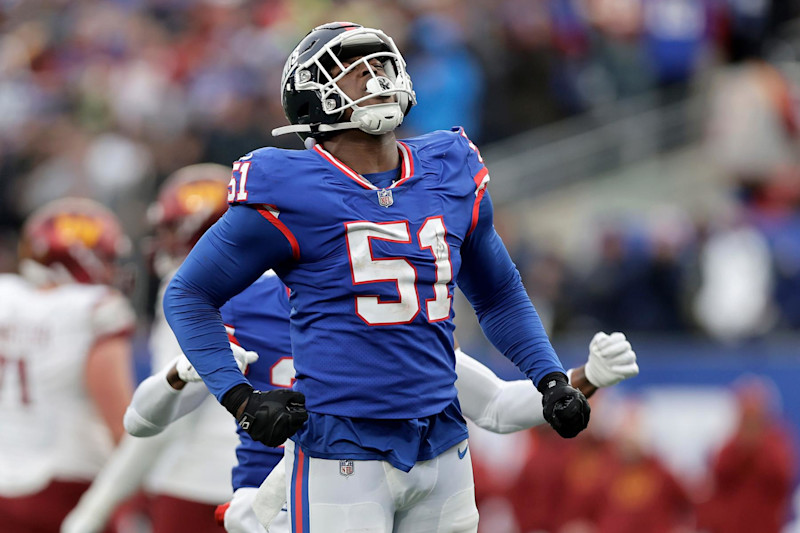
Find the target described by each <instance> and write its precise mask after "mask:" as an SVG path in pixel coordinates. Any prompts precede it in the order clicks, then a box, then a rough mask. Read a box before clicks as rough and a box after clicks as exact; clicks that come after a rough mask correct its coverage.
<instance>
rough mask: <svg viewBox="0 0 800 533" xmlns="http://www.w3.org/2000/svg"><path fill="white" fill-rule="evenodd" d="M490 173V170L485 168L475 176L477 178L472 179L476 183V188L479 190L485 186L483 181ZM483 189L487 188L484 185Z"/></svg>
mask: <svg viewBox="0 0 800 533" xmlns="http://www.w3.org/2000/svg"><path fill="white" fill-rule="evenodd" d="M488 173H489V169H488V168H486V167H483V168H482V169H481V170H480V172H478V173H477V174H475V177H474V178H472V179H473V180H474V181H475V187H477V188H478V189H479V190H480V189H481V185H482V184H483V180H484V178H486V174H488ZM483 188H484V189H485V188H486V186H485V185H484V187H483ZM475 194H478V192H477V191H475Z"/></svg>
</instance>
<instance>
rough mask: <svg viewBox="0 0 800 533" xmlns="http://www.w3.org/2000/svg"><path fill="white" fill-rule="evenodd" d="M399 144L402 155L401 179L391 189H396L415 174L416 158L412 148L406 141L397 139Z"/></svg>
mask: <svg viewBox="0 0 800 533" xmlns="http://www.w3.org/2000/svg"><path fill="white" fill-rule="evenodd" d="M397 145H398V146H399V147H400V156H401V163H400V164H401V168H400V179H399V180H397V182H396V183H394V184H392V186H391V187H389V188H390V189H394V188H395V187H397V186H398V185H400V184H401V183H403V182H405V181H406V180H408V178H410V177H411V176H413V175H414V158H413V157H412V156H411V149H410V148H409V147H408V145H407V144H406V143H404V142H400V141H397Z"/></svg>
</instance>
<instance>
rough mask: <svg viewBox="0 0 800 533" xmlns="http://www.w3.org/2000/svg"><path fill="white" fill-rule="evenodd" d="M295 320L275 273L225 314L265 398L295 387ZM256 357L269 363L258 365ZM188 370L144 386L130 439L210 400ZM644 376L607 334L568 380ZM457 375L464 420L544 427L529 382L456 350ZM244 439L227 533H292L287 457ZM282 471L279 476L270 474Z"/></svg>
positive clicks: (606, 382)
mask: <svg viewBox="0 0 800 533" xmlns="http://www.w3.org/2000/svg"><path fill="white" fill-rule="evenodd" d="M289 312H290V308H289V298H288V291H287V289H286V287H285V285H283V283H281V281H280V280H279V279H278V278H277V277H276V276H275V274H274V272H267V273H266V274H264V275H263V276H262V277H261V278H259V279H258V280H257V281H256V282H255V283H253V284H252V285H251V286H250V287H248V288H246V289H245V290H244V291H242V292H241V293H239V294H237V295H236V296H234V297H233V298H231V299H230V300H229V301H228V302H227V303H226V304H225V305H224V306H222V308H221V309H220V313H221V315H222V319H223V321H224V322H225V325H226V328H227V329H228V332H229V335H231V337H232V338H233V339H234V341H235V342H234V343H233V344H232V345H231V347H232V348H233V353H234V356H235V357H236V359H237V361H238V362H239V366H240V367H244V366H247V365H249V366H247V368H248V374H247V378H248V380H249V381H250V383H251V384H253V385H254V386H255V387H258V388H259V390H270V389H275V388H290V387H291V386H292V383H293V381H294V377H295V373H294V367H293V365H292V358H291V340H290V337H289V322H288V318H289ZM244 348H246V349H247V350H250V351H245V350H244ZM252 351H256V352H258V353H260V354H262V355H261V356H260V357H256V356H255V355H253V352H252ZM189 366H190V365H189V363H188V362H187V361H186V359H185V357H181V358H179V359H178V360H177V361H175V362H173V363H171V364H170V365H168V366H167V367H165V368H164V369H162V371H161V372H159V373H157V374H155V375H153V376H151V377H150V378H148V379H147V380H145V381H144V382H142V383H141V384H140V386H139V387H138V388H137V389H136V391H135V393H134V396H133V401H132V402H131V406H130V407H129V408H128V411H127V412H126V415H125V427H126V429H127V430H128V431H129V432H130V433H132V434H133V435H137V436H141V437H147V436H151V435H154V434H158V433H159V432H161V431H163V430H164V429H165V428H166V427H167V426H168V425H169V424H170V423H172V422H173V421H175V420H177V419H179V418H180V417H181V416H184V415H185V414H186V413H188V412H190V411H191V410H192V409H193V408H194V406H196V405H198V403H200V402H201V401H202V400H203V398H207V397H208V390H207V389H206V388H205V387H204V386H199V387H198V386H197V384H195V383H193V382H195V381H199V380H200V377H199V375H197V374H196V372H192V371H191V370H190V369H189ZM187 370H188V371H187ZM638 371H639V368H638V365H637V363H636V354H635V353H634V352H633V350H632V348H631V345H630V343H629V342H628V341H627V339H626V338H625V335H624V334H622V333H612V334H611V335H606V334H605V333H602V332H600V333H597V334H596V335H595V336H594V338H593V339H592V342H591V343H590V345H589V359H588V361H587V362H586V364H585V365H582V366H580V367H578V368H576V369H572V370H570V371H568V375H570V381H571V383H572V384H573V385H575V386H576V387H578V388H579V389H580V390H581V391H582V392H584V393H585V394H586V396H587V397H588V396H591V395H592V394H593V393H594V391H595V390H596V389H597V387H608V386H611V385H614V384H616V383H618V382H619V381H621V380H623V379H627V378H629V377H632V376H635V375H637V374H638ZM456 372H457V374H458V379H457V381H456V386H457V388H458V399H459V402H460V403H461V407H462V411H463V414H464V416H466V417H467V418H469V419H471V420H472V421H473V422H475V423H476V424H477V425H479V426H481V427H483V428H485V429H487V430H489V431H493V432H495V433H509V432H512V431H519V430H522V429H527V428H530V427H533V426H536V425H539V424H542V423H544V418H543V417H542V411H541V409H531V408H530V406H531V405H538V404H540V403H541V393H539V391H538V390H536V388H535V387H534V386H533V384H532V383H531V382H530V381H528V380H519V381H503V380H501V379H499V378H498V377H497V376H496V375H495V374H494V373H492V372H491V371H490V370H489V369H488V368H486V367H485V366H483V365H482V364H481V363H479V362H478V361H476V360H475V359H473V358H471V357H470V356H469V355H467V354H465V353H463V352H462V351H461V350H460V349H457V350H456ZM179 390H180V391H182V392H180V393H178V392H177V391H179ZM239 437H240V445H239V447H238V448H237V452H236V455H237V458H238V464H237V466H236V467H234V470H233V488H234V494H233V498H232V500H231V502H230V504H229V505H227V506H224V507H223V508H222V509H221V510H220V511H221V512H220V518H221V520H222V521H223V523H224V525H225V529H226V530H227V531H228V532H229V533H258V532H263V531H264V530H263V529H262V527H261V526H260V525H259V522H260V523H261V524H263V525H264V527H267V526H269V527H268V530H269V531H270V533H288V532H289V531H290V529H289V526H288V518H287V515H286V513H285V512H284V513H282V514H278V512H279V511H280V510H281V509H282V508H283V504H284V502H285V500H286V494H285V484H284V482H285V480H284V476H283V473H284V468H283V464H280V465H278V463H279V461H280V460H281V458H282V456H283V450H281V449H279V448H274V447H268V446H265V445H263V444H261V443H260V442H256V441H254V440H253V439H252V438H251V437H250V435H249V434H248V433H247V432H246V431H244V430H243V429H242V428H239ZM275 470H277V471H276V472H275V474H276V475H273V474H270V472H273V471H275ZM267 474H270V483H268V484H263V487H262V489H260V490H259V491H258V493H259V495H260V498H259V503H258V507H259V517H258V518H257V517H256V515H255V513H254V512H253V509H252V505H253V502H254V500H256V491H257V489H258V487H259V486H260V485H262V482H263V481H264V479H265V477H266V476H267ZM276 517H277V519H276V520H275V521H273V519H275V518H276ZM270 523H271V524H270Z"/></svg>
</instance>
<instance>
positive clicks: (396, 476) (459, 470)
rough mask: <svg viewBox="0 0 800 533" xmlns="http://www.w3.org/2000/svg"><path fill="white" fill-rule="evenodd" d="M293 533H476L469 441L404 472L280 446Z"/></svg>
mask: <svg viewBox="0 0 800 533" xmlns="http://www.w3.org/2000/svg"><path fill="white" fill-rule="evenodd" d="M285 457H286V490H287V505H288V509H289V517H290V521H293V522H294V523H291V524H290V525H291V531H292V533H355V532H358V533H476V532H477V531H478V509H477V507H476V505H475V483H474V480H473V478H472V462H471V459H470V454H469V448H468V444H467V441H466V440H465V441H463V442H462V443H461V444H459V445H457V446H453V447H452V448H450V449H449V450H447V451H446V452H444V453H442V454H441V455H439V456H438V457H436V458H434V459H431V460H429V461H420V462H418V463H417V464H416V465H414V468H412V469H411V471H410V472H408V473H406V472H403V471H402V470H398V469H396V468H394V467H393V466H392V465H390V464H389V463H388V462H385V461H357V460H352V461H350V460H342V461H339V460H337V459H318V458H316V457H308V456H307V455H305V453H303V451H302V450H301V449H300V448H298V447H297V446H295V444H294V442H292V441H290V440H289V441H286V448H285Z"/></svg>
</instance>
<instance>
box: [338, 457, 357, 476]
mask: <svg viewBox="0 0 800 533" xmlns="http://www.w3.org/2000/svg"><path fill="white" fill-rule="evenodd" d="M354 471H355V467H354V466H353V460H352V459H341V460H340V461H339V475H340V476H344V477H348V476H352V475H353V472H354Z"/></svg>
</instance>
